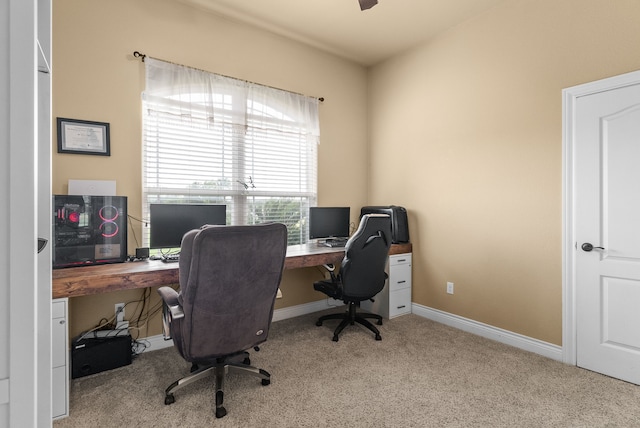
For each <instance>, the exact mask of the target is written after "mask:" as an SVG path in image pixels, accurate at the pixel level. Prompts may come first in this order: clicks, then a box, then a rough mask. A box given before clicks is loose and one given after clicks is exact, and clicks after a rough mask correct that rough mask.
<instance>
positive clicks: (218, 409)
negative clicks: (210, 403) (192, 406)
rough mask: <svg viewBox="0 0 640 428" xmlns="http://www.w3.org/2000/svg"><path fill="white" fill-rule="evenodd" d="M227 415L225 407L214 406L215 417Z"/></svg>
mask: <svg viewBox="0 0 640 428" xmlns="http://www.w3.org/2000/svg"><path fill="white" fill-rule="evenodd" d="M226 415H227V409H225V408H224V407H216V418H218V419H220V418H224V417H225V416H226Z"/></svg>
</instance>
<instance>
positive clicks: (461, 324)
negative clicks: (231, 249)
mask: <svg viewBox="0 0 640 428" xmlns="http://www.w3.org/2000/svg"><path fill="white" fill-rule="evenodd" d="M342 305H343V303H342V302H340V301H338V300H333V299H324V300H318V301H316V302H311V303H305V304H302V305H296V306H289V307H288V308H282V309H276V310H275V311H273V321H281V320H285V319H288V318H294V317H298V316H301V315H306V314H311V313H313V312H318V311H322V310H325V309H329V308H333V307H337V306H342ZM411 309H412V312H413V313H414V314H416V315H418V316H421V317H424V318H427V319H430V320H432V321H435V322H439V323H440V324H444V325H448V326H450V327H453V328H457V329H459V330H462V331H466V332H468V333H472V334H475V335H477V336H481V337H485V338H487V339H491V340H495V341H496V342H500V343H504V344H505V345H509V346H513V347H516V348H519V349H523V350H525V351H529V352H533V353H535V354H538V355H542V356H544V357H547V358H551V359H553V360H556V361H562V347H561V346H558V345H553V344H551V343H548V342H543V341H542V340H538V339H533V338H531V337H527V336H523V335H521V334H518V333H513V332H511V331H508V330H504V329H501V328H498V327H493V326H491V325H488V324H484V323H481V322H478V321H474V320H471V319H468V318H464V317H461V316H458V315H453V314H450V313H448V312H444V311H441V310H438V309H433V308H430V307H428V306H423V305H419V304H417V303H412V304H411ZM141 341H144V343H145V344H146V345H147V347H146V349H145V351H144V352H151V351H157V350H158V349H163V348H168V347H171V346H173V340H164V337H163V336H162V335H161V334H158V335H156V336H150V337H146V338H144V339H141Z"/></svg>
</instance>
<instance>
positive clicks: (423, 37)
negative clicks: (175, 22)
mask: <svg viewBox="0 0 640 428" xmlns="http://www.w3.org/2000/svg"><path fill="white" fill-rule="evenodd" d="M178 1H180V2H182V3H185V4H188V5H191V6H194V7H197V8H200V9H203V10H206V11H209V12H212V13H215V14H217V15H222V16H225V17H227V18H229V19H232V20H235V21H238V22H242V23H246V24H250V25H253V26H256V27H259V28H262V29H265V30H268V31H271V32H273V33H275V34H279V35H282V36H285V37H288V38H291V39H294V40H297V41H300V42H303V43H306V44H308V45H311V46H314V47H316V48H319V49H322V50H325V51H327V52H330V53H332V54H336V55H339V56H341V57H345V58H348V59H351V60H353V61H356V62H358V63H360V64H362V65H365V66H370V65H374V64H376V63H378V62H380V61H383V60H385V59H387V58H389V57H391V56H393V55H395V54H398V53H400V52H403V51H405V50H407V49H410V48H412V47H414V46H417V45H419V44H421V43H423V42H425V41H427V40H429V39H432V38H434V37H435V36H436V35H438V34H439V33H441V32H443V31H445V30H447V29H449V28H452V27H454V26H456V25H458V24H460V23H462V22H464V21H467V20H469V19H472V18H473V17H474V16H477V15H479V14H481V13H483V12H484V11H485V10H487V9H490V8H492V7H494V6H495V5H496V4H498V3H501V2H503V1H505V0H379V3H378V4H377V5H376V6H374V7H373V8H371V9H369V10H365V11H361V10H360V6H359V5H358V0H316V1H310V0H178Z"/></svg>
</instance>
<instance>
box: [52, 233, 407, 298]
mask: <svg viewBox="0 0 640 428" xmlns="http://www.w3.org/2000/svg"><path fill="white" fill-rule="evenodd" d="M411 251H412V246H411V244H410V243H407V244H393V245H392V246H391V249H390V250H389V254H390V255H393V254H402V253H410V252H411ZM343 257H344V248H330V247H320V246H318V245H316V244H303V245H292V246H289V247H288V248H287V258H286V259H285V262H284V268H285V269H297V268H304V267H313V266H322V265H324V264H329V263H338V262H340V261H341V260H342V258H343ZM177 283H178V263H164V262H162V261H160V260H148V261H143V262H126V263H113V264H106V265H96V266H82V267H73V268H65V269H55V270H53V273H52V295H53V298H54V299H57V298H61V297H78V296H88V295H91V294H101V293H109V292H112V291H120V290H132V289H136V288H146V287H157V286H162V285H169V284H177Z"/></svg>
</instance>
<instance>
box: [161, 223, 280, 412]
mask: <svg viewBox="0 0 640 428" xmlns="http://www.w3.org/2000/svg"><path fill="white" fill-rule="evenodd" d="M286 252H287V228H286V227H285V226H284V225H283V224H280V223H270V224H260V225H251V226H204V227H203V228H201V229H197V230H192V231H190V232H188V233H187V234H185V236H184V238H183V239H182V247H181V250H180V260H179V281H180V292H177V291H175V290H174V289H173V288H171V287H161V288H160V289H158V293H159V294H160V296H161V297H162V300H163V302H164V317H163V321H164V329H165V338H166V337H167V336H170V337H171V338H173V343H174V346H175V348H176V349H177V350H178V352H179V353H180V355H181V356H182V358H184V359H185V360H186V361H188V362H190V363H192V367H191V372H192V373H191V374H190V375H188V376H186V377H184V378H182V379H179V380H177V381H175V382H174V383H172V384H171V385H170V386H169V387H168V388H167V389H166V391H165V404H172V403H173V402H174V401H175V397H174V393H175V392H176V391H177V390H179V389H181V388H182V387H184V386H186V385H188V384H190V383H193V382H195V381H196V380H199V379H202V378H204V377H207V376H209V375H214V376H215V383H216V394H215V396H216V398H215V400H216V417H217V418H221V417H223V416H224V415H226V413H227V411H226V410H225V408H224V407H223V398H224V393H223V385H224V379H225V374H226V373H227V371H240V372H243V373H248V374H250V375H252V376H256V377H258V378H260V379H261V380H262V385H269V383H270V378H271V375H270V374H269V373H268V372H267V371H265V370H262V369H258V368H256V367H252V366H250V364H251V361H250V359H249V353H248V352H246V350H248V349H250V348H254V349H256V350H258V348H257V347H258V345H259V344H261V343H262V342H264V341H265V340H267V335H268V333H269V326H270V324H271V318H272V317H273V305H274V302H275V299H276V294H277V292H278V286H279V284H280V279H281V278H282V270H283V267H284V260H285V256H286Z"/></svg>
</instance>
